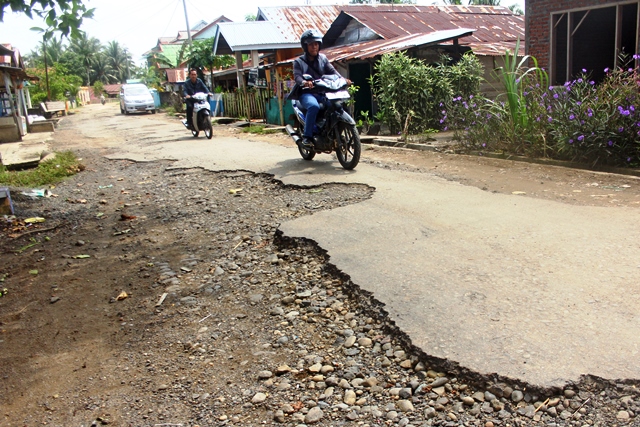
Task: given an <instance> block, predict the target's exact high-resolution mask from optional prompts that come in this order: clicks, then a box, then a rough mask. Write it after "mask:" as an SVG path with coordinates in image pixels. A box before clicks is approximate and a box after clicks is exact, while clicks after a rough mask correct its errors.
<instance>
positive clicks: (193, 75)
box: [182, 68, 211, 129]
mask: <svg viewBox="0 0 640 427" xmlns="http://www.w3.org/2000/svg"><path fill="white" fill-rule="evenodd" d="M182 90H183V93H184V98H185V101H186V103H187V124H188V125H189V129H193V99H192V97H193V95H195V94H196V93H198V92H203V93H207V94H209V95H211V94H210V93H209V89H207V86H206V85H205V84H204V82H203V81H202V80H200V79H199V78H198V70H197V69H195V68H192V69H191V70H189V79H188V80H187V81H186V82H184V85H183V88H182Z"/></svg>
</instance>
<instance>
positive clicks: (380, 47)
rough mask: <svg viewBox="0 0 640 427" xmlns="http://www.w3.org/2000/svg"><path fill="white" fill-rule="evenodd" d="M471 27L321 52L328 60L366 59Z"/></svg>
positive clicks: (468, 32)
mask: <svg viewBox="0 0 640 427" xmlns="http://www.w3.org/2000/svg"><path fill="white" fill-rule="evenodd" d="M473 31H474V30H472V29H469V28H460V29H456V30H445V31H435V32H432V33H420V34H408V35H402V36H398V37H394V38H392V39H389V40H371V41H368V42H362V43H357V44H355V45H345V46H336V47H331V48H328V49H324V50H323V51H322V52H323V53H324V54H325V55H326V56H327V58H328V59H329V61H331V62H335V61H347V60H350V59H367V58H374V57H376V56H381V55H384V54H385V53H393V52H397V51H400V50H405V49H409V48H412V47H415V46H428V45H430V44H436V43H443V42H446V41H449V40H452V39H457V38H460V37H467V36H470V35H471V34H473Z"/></svg>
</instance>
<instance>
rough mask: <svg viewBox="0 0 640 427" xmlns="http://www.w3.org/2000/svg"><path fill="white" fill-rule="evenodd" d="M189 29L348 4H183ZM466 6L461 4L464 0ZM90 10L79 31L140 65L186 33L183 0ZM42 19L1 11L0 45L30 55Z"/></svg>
mask: <svg viewBox="0 0 640 427" xmlns="http://www.w3.org/2000/svg"><path fill="white" fill-rule="evenodd" d="M185 2H186V6H187V16H188V18H189V25H190V26H193V25H194V24H195V23H197V22H199V21H200V20H204V21H206V22H211V21H213V20H214V19H216V18H217V17H219V16H220V15H224V16H226V17H227V18H229V19H231V20H232V21H236V22H237V21H244V17H245V16H246V15H249V14H251V15H256V14H257V12H258V7H267V6H295V5H303V4H311V5H322V4H347V3H348V2H349V0H307V1H305V0H226V1H223V0H185ZM463 2H464V3H466V1H463ZM437 3H439V2H438V1H437V0H418V1H417V4H424V5H426V4H437ZM501 3H502V4H503V5H504V6H509V5H511V4H514V3H516V4H518V5H520V7H521V8H522V9H523V10H524V0H502V1H501ZM84 4H85V5H86V6H87V7H89V8H95V9H96V10H95V13H94V18H93V19H91V20H86V21H85V22H84V24H83V26H82V28H81V29H82V30H83V31H85V32H86V33H87V35H89V36H90V37H95V38H97V39H98V40H100V42H101V43H102V44H107V43H108V42H110V41H113V40H116V41H118V42H119V43H120V44H121V45H122V46H124V47H126V48H128V49H129V52H131V54H132V56H133V60H134V61H135V62H136V63H138V64H140V63H141V62H142V58H141V55H142V54H143V53H144V52H146V51H148V50H149V49H151V48H152V47H154V46H155V45H156V42H157V40H158V37H165V36H174V35H177V33H178V31H180V30H185V29H186V22H185V16H184V6H183V0H85V1H84ZM44 26H45V25H44V24H43V22H42V20H40V19H39V18H37V16H36V17H35V19H33V20H31V19H29V18H27V17H26V16H24V15H22V14H15V13H12V12H11V9H10V8H9V7H8V8H7V9H6V10H5V16H4V22H0V43H10V44H11V45H12V46H13V48H14V49H15V48H17V49H18V50H20V52H21V53H22V54H23V55H25V54H27V53H29V52H31V51H32V50H33V49H34V48H35V47H36V45H37V44H38V43H40V42H41V36H40V35H39V34H38V33H37V32H35V31H31V30H30V28H32V27H44Z"/></svg>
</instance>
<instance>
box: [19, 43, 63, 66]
mask: <svg viewBox="0 0 640 427" xmlns="http://www.w3.org/2000/svg"><path fill="white" fill-rule="evenodd" d="M64 50H65V46H64V45H63V44H62V37H60V38H59V39H58V38H56V37H52V38H51V39H50V40H48V41H47V63H49V64H53V63H54V62H58V61H60V58H61V57H62V54H63V53H64ZM24 60H25V63H26V65H27V67H35V66H36V64H43V63H44V54H43V45H42V44H39V45H38V47H37V48H36V49H34V50H32V51H31V52H29V53H28V54H26V55H25V56H24Z"/></svg>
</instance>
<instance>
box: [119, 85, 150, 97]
mask: <svg viewBox="0 0 640 427" xmlns="http://www.w3.org/2000/svg"><path fill="white" fill-rule="evenodd" d="M124 93H126V94H127V95H146V94H148V93H149V89H147V88H146V87H145V86H131V87H126V88H124Z"/></svg>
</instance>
